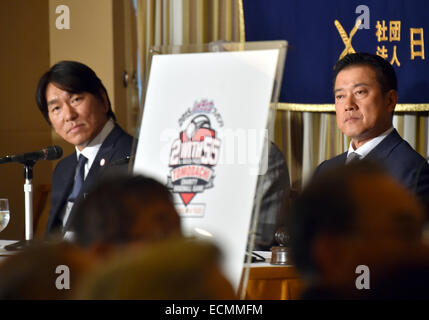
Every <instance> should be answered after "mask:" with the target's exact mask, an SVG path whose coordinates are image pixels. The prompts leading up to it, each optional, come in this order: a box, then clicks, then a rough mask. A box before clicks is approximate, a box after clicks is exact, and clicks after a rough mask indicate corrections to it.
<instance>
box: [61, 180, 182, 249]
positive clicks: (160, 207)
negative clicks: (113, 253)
mask: <svg viewBox="0 0 429 320" xmlns="http://www.w3.org/2000/svg"><path fill="white" fill-rule="evenodd" d="M70 219H71V227H70V228H71V230H72V231H73V232H74V240H75V241H76V242H77V243H78V244H79V245H82V246H84V247H90V246H92V245H107V246H110V245H111V246H116V245H127V244H130V243H150V242H154V241H158V240H162V239H165V238H167V237H170V236H175V235H180V234H181V229H180V219H179V216H178V214H177V211H176V209H175V207H174V204H173V200H172V195H171V193H170V192H169V190H168V189H167V188H166V187H165V186H164V185H162V184H161V183H159V182H157V181H156V180H154V179H152V178H148V177H143V176H139V175H137V176H111V177H109V178H107V179H105V180H103V181H102V182H101V183H100V184H99V185H98V186H96V187H95V188H94V189H93V190H92V192H90V193H89V194H88V196H87V197H86V198H85V199H84V200H83V201H82V202H81V203H79V204H77V207H76V210H74V212H73V216H71V217H70Z"/></svg>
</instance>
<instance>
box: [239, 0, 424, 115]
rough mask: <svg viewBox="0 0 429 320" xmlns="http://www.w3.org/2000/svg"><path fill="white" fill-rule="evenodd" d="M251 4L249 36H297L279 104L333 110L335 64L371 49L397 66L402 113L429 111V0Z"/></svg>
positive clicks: (255, 0) (251, 0)
mask: <svg viewBox="0 0 429 320" xmlns="http://www.w3.org/2000/svg"><path fill="white" fill-rule="evenodd" d="M243 9H244V22H245V31H246V41H259V40H283V39H284V40H287V41H288V42H289V49H288V54H287V57H286V64H285V71H284V75H283V84H282V90H281V93H280V97H279V102H281V103H283V104H284V103H286V105H295V106H296V105H297V104H298V105H302V111H305V110H306V108H307V109H308V106H309V105H311V104H316V105H313V108H317V107H318V106H319V107H320V111H322V109H325V111H326V108H328V109H329V110H331V109H330V108H332V106H330V107H329V106H328V107H327V105H324V104H330V105H331V104H333V94H332V75H333V66H334V65H335V63H336V62H337V61H338V59H339V58H340V57H342V56H344V55H345V54H347V53H351V52H369V53H374V54H378V55H380V56H382V57H383V58H385V59H386V60H388V61H389V62H390V63H391V64H392V65H393V67H394V68H395V70H396V72H397V76H398V88H399V104H400V105H398V107H397V110H398V109H399V110H398V111H428V110H429V80H428V79H429V64H428V63H427V59H428V54H429V53H428V52H426V51H425V44H427V45H429V43H425V34H426V31H428V32H429V1H427V0H407V1H405V0H377V1H344V0H330V1H320V0H305V1H298V0H296V1H295V0H294V1H292V0H286V1H285V0H269V1H267V0H244V1H243ZM298 109H299V108H298ZM295 110H297V108H295ZM313 111H317V109H316V110H314V109H313Z"/></svg>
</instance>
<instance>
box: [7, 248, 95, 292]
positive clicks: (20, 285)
mask: <svg viewBox="0 0 429 320" xmlns="http://www.w3.org/2000/svg"><path fill="white" fill-rule="evenodd" d="M94 265H95V261H94V260H93V259H92V258H91V256H90V255H89V254H87V253H86V252H84V251H83V250H81V249H80V248H78V247H76V246H73V245H71V244H69V243H64V242H62V243H49V244H37V245H34V246H32V247H30V248H27V249H25V250H23V251H21V252H18V253H16V254H14V255H13V256H10V257H8V258H7V259H6V260H5V261H2V262H1V264H0V300H29V299H31V300H41V299H48V300H53V299H61V300H62V299H69V298H70V297H71V295H73V294H74V290H75V288H76V285H77V283H78V282H79V281H80V279H81V277H82V275H83V274H84V273H86V272H88V270H89V269H91V268H92V267H93V266H94Z"/></svg>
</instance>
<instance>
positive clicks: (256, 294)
mask: <svg viewBox="0 0 429 320" xmlns="http://www.w3.org/2000/svg"><path fill="white" fill-rule="evenodd" d="M258 253H259V254H261V255H263V256H264V257H265V258H266V260H267V261H266V262H263V263H252V264H251V268H250V273H249V280H248V283H247V289H246V295H245V299H248V300H295V299H298V298H299V295H300V294H301V292H302V290H303V288H304V285H303V282H302V280H301V279H300V277H299V275H298V273H297V272H296V270H295V268H294V267H293V266H292V265H272V264H270V263H269V262H270V254H268V253H266V254H265V255H264V254H262V253H261V252H258Z"/></svg>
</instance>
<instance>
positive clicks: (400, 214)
mask: <svg viewBox="0 0 429 320" xmlns="http://www.w3.org/2000/svg"><path fill="white" fill-rule="evenodd" d="M423 217H424V215H423V209H422V207H421V205H420V203H419V202H418V200H417V199H416V198H415V197H414V196H413V195H411V194H410V193H409V192H408V191H407V190H405V189H404V188H403V187H402V186H400V185H399V183H397V182H396V181H394V180H393V179H392V178H391V177H390V176H389V175H388V174H387V173H386V172H385V171H384V170H383V169H382V168H381V167H379V166H378V165H376V164H374V163H370V162H367V161H359V162H356V163H351V164H349V165H347V166H342V167H339V168H335V169H333V170H330V171H326V172H324V173H323V174H321V175H319V176H317V177H315V179H313V180H312V181H310V183H309V184H308V186H307V187H306V188H305V190H304V191H303V193H302V194H301V196H300V197H299V198H298V199H297V201H296V203H295V205H294V208H293V212H292V214H291V216H290V221H289V233H290V238H291V254H292V259H293V260H294V263H295V265H296V267H297V269H298V271H299V272H300V273H301V274H302V275H303V277H304V278H305V280H306V281H307V283H308V284H309V286H310V287H321V288H325V289H327V291H329V292H331V293H333V292H336V294H337V295H338V296H342V297H346V298H350V297H352V296H353V295H354V294H356V295H359V294H362V291H361V292H359V290H357V289H356V283H355V281H356V278H357V277H358V275H359V274H357V273H356V268H357V266H359V265H365V266H367V267H368V268H369V270H370V275H371V280H374V279H376V278H377V277H379V276H380V275H382V274H383V273H385V272H387V271H389V270H392V269H393V268H395V267H396V266H398V265H400V264H401V263H403V262H405V261H407V259H409V258H410V256H413V254H414V253H416V252H417V251H419V250H420V249H421V248H422V241H421V236H422V224H423ZM343 293H344V294H345V295H343ZM304 296H305V295H304ZM325 297H326V298H330V297H329V294H328V295H327V296H325ZM332 297H335V294H333V296H331V298H332ZM315 298H323V296H318V294H316V296H315Z"/></svg>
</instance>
